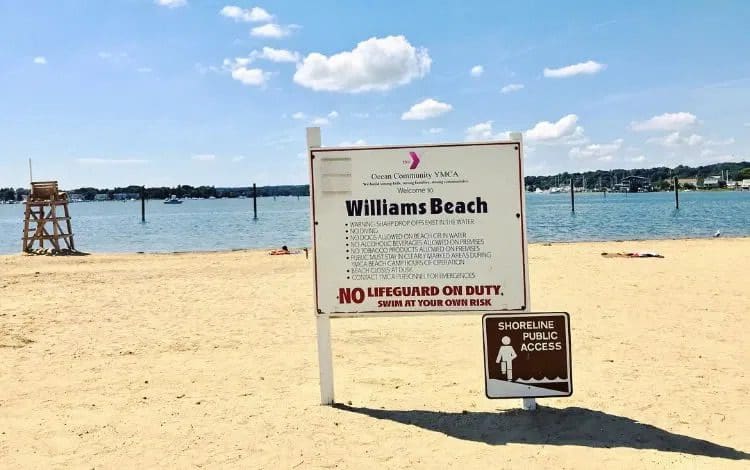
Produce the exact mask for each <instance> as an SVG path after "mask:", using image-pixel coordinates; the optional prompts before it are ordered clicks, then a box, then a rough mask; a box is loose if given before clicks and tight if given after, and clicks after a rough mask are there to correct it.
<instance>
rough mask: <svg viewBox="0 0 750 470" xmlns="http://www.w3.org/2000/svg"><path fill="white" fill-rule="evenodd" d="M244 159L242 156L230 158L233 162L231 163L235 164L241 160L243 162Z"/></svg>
mask: <svg viewBox="0 0 750 470" xmlns="http://www.w3.org/2000/svg"><path fill="white" fill-rule="evenodd" d="M244 159H245V157H244V156H242V155H238V156H236V157H232V161H233V162H235V163H237V162H241V161H242V160H244Z"/></svg>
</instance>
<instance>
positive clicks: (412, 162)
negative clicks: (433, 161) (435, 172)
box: [404, 152, 421, 170]
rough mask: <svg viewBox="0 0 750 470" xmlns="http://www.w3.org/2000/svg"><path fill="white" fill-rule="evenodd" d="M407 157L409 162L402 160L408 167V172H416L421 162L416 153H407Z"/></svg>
mask: <svg viewBox="0 0 750 470" xmlns="http://www.w3.org/2000/svg"><path fill="white" fill-rule="evenodd" d="M409 156H410V157H411V160H404V164H405V165H409V169H410V170H416V169H417V167H418V166H419V162H420V161H421V160H420V159H419V155H417V152H409Z"/></svg>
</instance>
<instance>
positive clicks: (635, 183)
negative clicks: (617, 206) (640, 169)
mask: <svg viewBox="0 0 750 470" xmlns="http://www.w3.org/2000/svg"><path fill="white" fill-rule="evenodd" d="M651 190H652V189H651V181H650V180H649V179H648V178H645V177H643V176H626V177H625V178H623V179H622V181H621V182H619V183H617V184H616V185H615V191H619V192H622V193H646V192H649V191H651Z"/></svg>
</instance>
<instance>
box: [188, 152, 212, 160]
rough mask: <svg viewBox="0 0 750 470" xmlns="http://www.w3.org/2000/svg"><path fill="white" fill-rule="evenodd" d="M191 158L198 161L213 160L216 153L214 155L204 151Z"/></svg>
mask: <svg viewBox="0 0 750 470" xmlns="http://www.w3.org/2000/svg"><path fill="white" fill-rule="evenodd" d="M190 158H191V159H192V160H193V161H196V162H212V161H214V160H216V155H214V154H212V153H202V154H199V155H193V156H192V157H190Z"/></svg>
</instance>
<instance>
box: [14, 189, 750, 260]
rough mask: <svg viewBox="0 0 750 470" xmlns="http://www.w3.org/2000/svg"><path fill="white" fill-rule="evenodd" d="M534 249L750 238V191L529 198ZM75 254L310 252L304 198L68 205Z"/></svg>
mask: <svg viewBox="0 0 750 470" xmlns="http://www.w3.org/2000/svg"><path fill="white" fill-rule="evenodd" d="M526 201H527V221H528V229H529V239H530V240H531V241H532V242H548V241H549V242H553V241H584V240H589V241H590V240H631V239H653V238H694V237H710V236H713V234H714V233H715V232H716V231H717V230H721V233H722V235H723V236H727V237H732V236H735V237H736V236H750V192H734V191H731V192H729V191H727V192H690V193H680V209H679V210H675V209H674V194H673V193H667V192H663V193H646V194H627V195H626V194H608V195H607V197H606V198H605V197H604V196H603V195H602V194H601V193H588V194H576V212H575V214H571V212H570V195H569V194H528V195H527V198H526ZM23 207H24V206H23V205H22V204H15V205H0V253H17V252H19V251H20V250H21V240H20V238H21V232H22V230H23V220H22V219H23ZM70 212H71V216H72V218H73V233H74V234H75V242H76V247H77V248H78V249H80V250H83V251H89V252H135V251H145V252H169V251H208V250H228V249H234V248H269V247H279V246H281V245H288V246H289V247H306V246H310V245H311V243H310V227H309V199H308V198H299V199H297V198H296V197H278V198H276V199H273V198H260V199H258V215H259V217H258V220H257V221H254V220H253V208H252V199H215V200H196V201H185V203H184V204H181V205H165V204H163V203H162V202H161V201H156V200H154V201H148V202H147V204H146V220H147V222H146V223H145V224H142V223H141V222H140V220H141V203H140V201H128V202H116V201H108V202H90V203H78V204H71V205H70Z"/></svg>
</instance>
